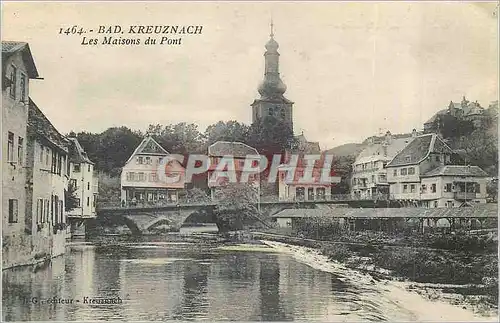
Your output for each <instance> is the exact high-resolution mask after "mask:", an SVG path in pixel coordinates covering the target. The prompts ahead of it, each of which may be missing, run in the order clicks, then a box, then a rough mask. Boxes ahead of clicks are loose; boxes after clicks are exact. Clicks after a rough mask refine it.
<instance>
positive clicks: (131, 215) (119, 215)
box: [97, 204, 215, 235]
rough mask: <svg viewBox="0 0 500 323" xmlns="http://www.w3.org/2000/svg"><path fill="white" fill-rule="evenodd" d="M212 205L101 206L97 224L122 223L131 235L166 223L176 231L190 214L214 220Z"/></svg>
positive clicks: (98, 211) (139, 233)
mask: <svg viewBox="0 0 500 323" xmlns="http://www.w3.org/2000/svg"><path fill="white" fill-rule="evenodd" d="M213 210H214V205H213V204H207V205H189V206H163V207H127V208H125V207H124V208H101V209H98V210H97V220H98V224H97V225H104V226H106V225H109V224H124V225H126V226H127V227H128V228H129V229H130V231H131V232H132V234H133V235H141V234H143V233H146V232H148V231H149V230H150V229H152V228H154V227H156V226H158V225H162V224H166V225H168V226H169V227H170V228H171V229H172V230H174V231H178V230H179V229H180V228H181V226H182V225H183V224H184V223H185V222H186V220H187V219H188V218H189V217H191V216H196V217H197V218H200V217H201V218H204V219H206V220H208V221H205V222H215V218H214V212H213Z"/></svg>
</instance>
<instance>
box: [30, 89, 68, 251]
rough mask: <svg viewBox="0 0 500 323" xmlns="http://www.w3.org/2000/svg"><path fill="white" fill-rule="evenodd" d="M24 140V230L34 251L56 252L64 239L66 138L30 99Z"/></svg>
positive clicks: (65, 221)
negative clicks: (25, 151) (25, 176)
mask: <svg viewBox="0 0 500 323" xmlns="http://www.w3.org/2000/svg"><path fill="white" fill-rule="evenodd" d="M27 140H28V141H27V146H26V147H27V156H26V164H25V167H26V170H27V175H28V178H27V183H28V185H27V187H26V218H25V221H24V224H25V232H26V233H27V234H29V235H30V236H31V239H32V244H31V245H32V253H33V254H35V255H42V254H51V255H52V256H58V255H61V254H63V253H64V251H65V240H66V223H67V217H66V211H65V199H64V196H65V190H66V189H67V187H68V172H67V166H66V165H67V164H68V140H67V139H66V138H65V137H64V136H63V135H61V134H60V133H59V132H58V131H57V129H56V128H55V127H54V126H53V125H52V123H51V122H50V121H49V119H48V118H47V117H46V116H45V115H44V114H43V112H42V111H41V110H40V109H39V108H38V106H37V105H36V104H35V103H34V102H33V101H32V100H31V99H30V100H29V106H28V127H27Z"/></svg>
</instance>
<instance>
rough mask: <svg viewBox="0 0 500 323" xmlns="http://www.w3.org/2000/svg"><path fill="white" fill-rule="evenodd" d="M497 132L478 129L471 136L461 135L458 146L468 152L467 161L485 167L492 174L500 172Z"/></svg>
mask: <svg viewBox="0 0 500 323" xmlns="http://www.w3.org/2000/svg"><path fill="white" fill-rule="evenodd" d="M497 138H498V136H497V135H496V134H491V133H488V132H486V131H484V130H483V129H476V130H474V131H473V132H472V134H471V135H470V136H464V137H461V138H460V139H459V140H458V142H457V144H456V146H457V148H459V149H463V150H464V151H465V152H466V156H465V157H466V158H467V163H468V164H471V165H476V166H479V167H481V168H482V169H484V170H485V171H486V172H488V173H489V174H490V175H496V174H497V173H498V145H497V140H498V139H497Z"/></svg>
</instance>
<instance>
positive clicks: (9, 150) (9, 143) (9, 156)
mask: <svg viewBox="0 0 500 323" xmlns="http://www.w3.org/2000/svg"><path fill="white" fill-rule="evenodd" d="M7 161H9V162H13V161H14V134H13V133H12V132H10V131H9V136H8V141H7Z"/></svg>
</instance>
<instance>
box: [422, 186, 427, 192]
mask: <svg viewBox="0 0 500 323" xmlns="http://www.w3.org/2000/svg"><path fill="white" fill-rule="evenodd" d="M422 193H427V185H425V184H422Z"/></svg>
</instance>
